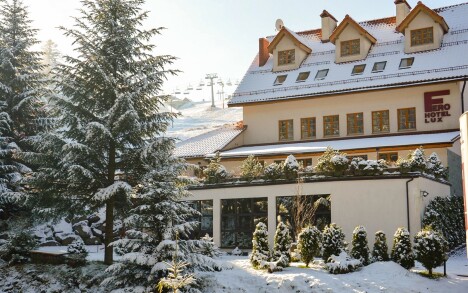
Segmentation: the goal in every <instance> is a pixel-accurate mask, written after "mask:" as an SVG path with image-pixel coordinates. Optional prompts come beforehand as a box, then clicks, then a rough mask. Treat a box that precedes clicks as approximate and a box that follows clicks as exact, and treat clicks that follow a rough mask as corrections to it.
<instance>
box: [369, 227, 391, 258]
mask: <svg viewBox="0 0 468 293" xmlns="http://www.w3.org/2000/svg"><path fill="white" fill-rule="evenodd" d="M389 260H390V258H389V257H388V246H387V237H386V236H385V233H384V232H383V231H377V232H375V241H374V248H373V249H372V261H389Z"/></svg>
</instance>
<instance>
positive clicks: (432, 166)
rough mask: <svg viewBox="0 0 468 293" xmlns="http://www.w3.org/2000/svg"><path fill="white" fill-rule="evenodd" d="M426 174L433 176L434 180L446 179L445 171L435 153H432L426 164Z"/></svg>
mask: <svg viewBox="0 0 468 293" xmlns="http://www.w3.org/2000/svg"><path fill="white" fill-rule="evenodd" d="M426 166H427V168H426V172H428V173H429V174H432V175H434V177H435V178H442V179H447V169H446V168H444V165H442V162H441V161H440V159H439V156H438V155H437V154H436V153H432V154H431V155H430V156H429V158H427V162H426Z"/></svg>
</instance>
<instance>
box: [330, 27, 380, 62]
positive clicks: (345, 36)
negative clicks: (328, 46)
mask: <svg viewBox="0 0 468 293" xmlns="http://www.w3.org/2000/svg"><path fill="white" fill-rule="evenodd" d="M355 39H360V40H361V41H360V45H361V48H360V54H356V55H351V56H345V57H341V42H343V41H350V40H355ZM335 46H336V47H335V62H336V63H342V62H349V61H356V60H362V59H365V58H366V57H367V54H368V53H369V50H370V47H371V46H372V43H371V42H370V41H369V40H368V39H367V38H366V37H365V36H363V35H362V33H361V32H359V31H358V30H357V29H355V28H354V27H353V26H351V25H349V24H348V26H346V28H345V29H344V30H343V31H342V32H341V34H340V36H339V37H338V38H336V41H335Z"/></svg>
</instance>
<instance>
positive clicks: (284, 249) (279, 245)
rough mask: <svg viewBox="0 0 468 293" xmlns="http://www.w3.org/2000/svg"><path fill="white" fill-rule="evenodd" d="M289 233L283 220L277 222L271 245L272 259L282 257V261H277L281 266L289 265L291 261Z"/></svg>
mask: <svg viewBox="0 0 468 293" xmlns="http://www.w3.org/2000/svg"><path fill="white" fill-rule="evenodd" d="M291 243H292V238H291V233H290V232H289V228H288V226H286V224H284V223H283V222H279V223H278V226H277V227H276V232H275V241H274V246H273V260H274V261H278V260H279V259H281V257H283V258H282V260H283V261H284V262H281V263H279V265H280V266H282V267H287V266H289V263H290V261H291V253H290V249H291Z"/></svg>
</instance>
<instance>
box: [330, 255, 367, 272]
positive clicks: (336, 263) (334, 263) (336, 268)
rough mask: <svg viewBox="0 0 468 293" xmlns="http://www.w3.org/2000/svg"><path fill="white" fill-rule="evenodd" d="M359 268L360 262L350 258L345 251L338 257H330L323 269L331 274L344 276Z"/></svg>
mask: <svg viewBox="0 0 468 293" xmlns="http://www.w3.org/2000/svg"><path fill="white" fill-rule="evenodd" d="M360 266H361V262H360V261H359V260H357V259H353V258H352V257H350V256H349V255H348V254H347V253H346V252H345V251H342V252H341V253H340V254H339V255H332V256H330V258H329V259H328V261H327V263H326V265H325V268H326V269H327V271H329V272H330V273H332V274H346V273H350V272H354V271H355V270H357V269H358V268H359V267H360Z"/></svg>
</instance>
